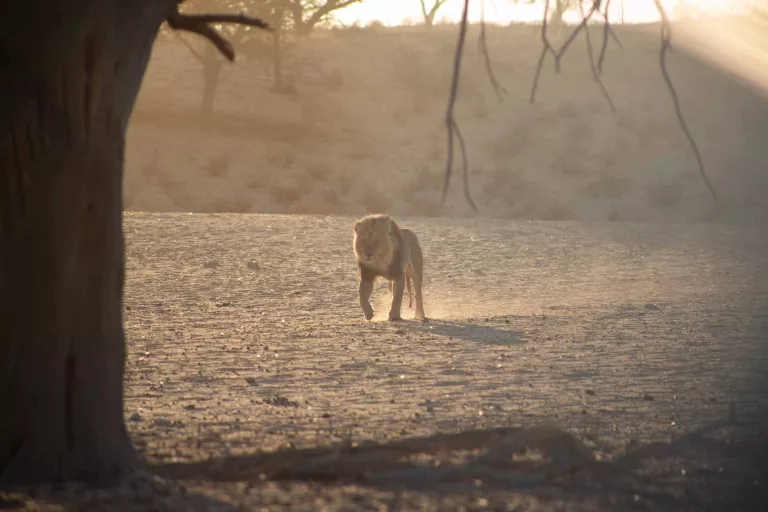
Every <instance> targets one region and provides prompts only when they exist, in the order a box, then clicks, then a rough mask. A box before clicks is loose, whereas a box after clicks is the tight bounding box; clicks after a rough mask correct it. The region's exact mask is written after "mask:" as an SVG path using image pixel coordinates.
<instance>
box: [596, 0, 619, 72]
mask: <svg viewBox="0 0 768 512" xmlns="http://www.w3.org/2000/svg"><path fill="white" fill-rule="evenodd" d="M610 9H611V0H606V1H605V12H603V13H602V14H603V19H604V20H605V21H604V22H603V44H602V46H601V47H600V57H598V59H597V72H598V73H599V74H601V75H602V74H603V61H604V60H605V53H606V51H607V50H608V38H609V37H612V38H613V40H614V41H615V42H616V44H617V45H618V46H619V48H621V49H622V50H623V49H624V46H623V45H622V44H621V41H619V38H618V37H616V34H614V32H613V29H612V28H611V21H610V20H609V19H608V15H609V12H610Z"/></svg>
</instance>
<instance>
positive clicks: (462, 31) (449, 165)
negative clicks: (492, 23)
mask: <svg viewBox="0 0 768 512" xmlns="http://www.w3.org/2000/svg"><path fill="white" fill-rule="evenodd" d="M468 14H469V0H464V10H463V12H462V15H461V24H460V26H459V27H460V28H459V40H458V41H457V43H456V53H455V54H454V57H453V78H452V80H451V93H450V96H449V98H448V108H447V109H446V113H445V125H446V128H447V129H448V161H447V162H446V166H445V178H444V180H443V197H442V199H441V200H440V204H441V205H444V204H445V199H446V197H447V196H448V185H450V183H451V173H452V172H453V138H454V136H456V137H457V138H458V139H459V144H460V146H461V149H462V157H463V164H464V197H466V198H467V201H468V202H469V205H470V206H471V207H472V209H473V210H475V211H477V206H475V203H474V201H472V197H471V196H470V193H469V188H468V176H467V175H468V172H469V170H468V168H467V157H466V149H465V148H464V139H463V138H462V136H461V132H460V131H459V130H458V124H457V123H456V120H455V119H454V117H453V109H454V107H455V105H456V97H457V96H458V93H459V76H460V75H461V58H462V56H463V54H464V41H465V40H466V38H467V18H468Z"/></svg>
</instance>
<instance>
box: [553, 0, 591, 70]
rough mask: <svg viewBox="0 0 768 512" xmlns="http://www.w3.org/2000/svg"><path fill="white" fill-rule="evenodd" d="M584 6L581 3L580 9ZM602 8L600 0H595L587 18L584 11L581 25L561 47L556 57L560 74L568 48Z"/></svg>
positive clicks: (556, 65)
mask: <svg viewBox="0 0 768 512" xmlns="http://www.w3.org/2000/svg"><path fill="white" fill-rule="evenodd" d="M583 7H584V6H583V4H582V3H579V8H582V9H583ZM599 7H600V0H593V2H592V7H590V9H589V12H588V13H587V15H586V16H584V15H583V11H582V17H581V23H579V24H578V25H577V26H576V28H575V29H573V32H571V35H569V36H568V39H566V40H565V42H564V43H563V45H562V46H561V47H560V49H559V50H558V51H557V54H556V55H555V70H556V71H557V72H558V73H559V72H560V60H561V59H562V58H563V55H565V52H566V50H568V47H569V46H571V43H573V41H574V40H575V39H576V36H578V35H579V32H581V31H582V30H584V29H586V28H587V25H588V24H589V20H591V19H592V16H593V15H594V14H595V12H597V10H598V8H599Z"/></svg>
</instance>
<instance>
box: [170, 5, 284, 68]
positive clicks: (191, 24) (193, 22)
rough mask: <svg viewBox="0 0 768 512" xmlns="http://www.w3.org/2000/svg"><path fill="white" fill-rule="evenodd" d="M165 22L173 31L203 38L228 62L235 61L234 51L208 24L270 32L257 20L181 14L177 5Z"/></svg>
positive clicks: (220, 15)
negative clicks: (225, 24) (229, 24)
mask: <svg viewBox="0 0 768 512" xmlns="http://www.w3.org/2000/svg"><path fill="white" fill-rule="evenodd" d="M165 21H167V22H168V25H169V26H170V27H171V28H173V29H174V30H186V31H187V32H194V33H195V34H198V35H201V36H203V37H205V38H206V39H208V40H209V41H211V42H212V43H213V44H214V45H215V46H216V48H218V50H219V51H220V52H221V53H222V54H223V55H224V56H225V57H226V58H227V59H228V60H230V61H233V60H235V51H234V50H233V49H232V45H231V44H230V43H229V41H227V40H226V39H224V38H223V37H222V36H221V34H219V33H218V32H217V31H216V29H214V28H213V27H212V26H210V23H237V24H240V25H248V26H250V27H257V28H262V29H265V30H272V29H271V28H270V27H269V25H267V24H266V23H265V22H263V21H262V20H260V19H259V18H252V17H250V16H245V15H244V14H182V13H180V12H179V10H178V5H174V6H173V8H172V9H171V11H170V12H169V13H168V16H167V17H166V18H165Z"/></svg>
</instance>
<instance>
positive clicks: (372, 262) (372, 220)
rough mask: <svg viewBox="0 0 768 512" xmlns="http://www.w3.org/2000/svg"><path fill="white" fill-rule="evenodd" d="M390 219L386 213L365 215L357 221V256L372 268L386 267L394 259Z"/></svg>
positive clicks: (361, 261) (355, 243) (355, 244)
mask: <svg viewBox="0 0 768 512" xmlns="http://www.w3.org/2000/svg"><path fill="white" fill-rule="evenodd" d="M390 232H391V225H390V219H389V217H387V216H384V215H376V216H369V217H365V218H363V219H361V220H359V221H357V222H356V223H355V240H354V246H355V256H356V258H357V260H358V261H359V262H360V263H362V264H363V265H366V266H368V267H371V268H386V267H387V266H388V265H389V263H390V262H391V261H392V254H393V252H394V251H393V246H392V237H390V236H389V235H390Z"/></svg>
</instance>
